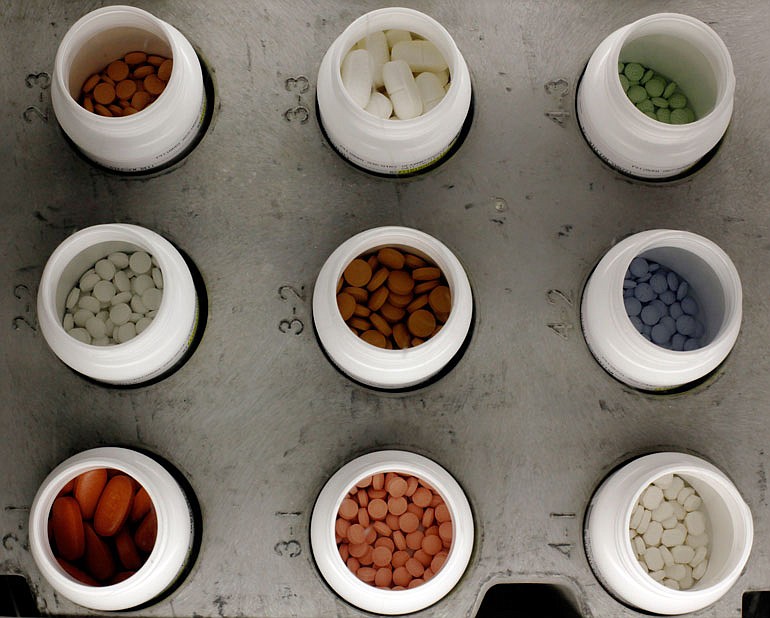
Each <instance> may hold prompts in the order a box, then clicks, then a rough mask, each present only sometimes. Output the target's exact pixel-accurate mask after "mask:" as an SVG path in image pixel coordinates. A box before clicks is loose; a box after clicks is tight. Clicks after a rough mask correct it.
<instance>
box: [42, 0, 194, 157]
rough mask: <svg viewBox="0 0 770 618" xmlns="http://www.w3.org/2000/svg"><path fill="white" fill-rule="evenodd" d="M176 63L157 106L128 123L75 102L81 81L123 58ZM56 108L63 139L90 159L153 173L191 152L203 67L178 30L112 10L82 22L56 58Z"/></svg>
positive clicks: (137, 12) (136, 12)
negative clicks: (152, 57) (139, 55)
mask: <svg viewBox="0 0 770 618" xmlns="http://www.w3.org/2000/svg"><path fill="white" fill-rule="evenodd" d="M134 51H141V52H146V53H148V54H157V55H160V56H163V57H165V58H171V59H172V60H173V62H174V68H173V71H172V73H171V78H170V79H169V81H168V84H167V86H166V88H165V90H164V91H163V93H162V94H161V95H160V96H159V97H158V100H157V101H155V102H154V103H152V104H151V105H149V106H148V107H147V108H146V109H144V110H142V111H140V112H139V113H137V114H133V115H131V116H123V117H115V118H105V117H102V116H98V115H96V114H93V113H92V112H89V111H88V110H86V109H85V108H83V107H81V106H80V104H79V103H78V101H77V98H78V96H79V93H80V89H81V87H82V85H83V82H84V81H85V80H86V79H87V78H88V77H89V76H90V75H92V74H94V73H98V72H99V71H101V70H102V69H103V68H104V67H105V66H107V65H108V64H109V63H111V62H112V61H113V60H116V59H118V58H122V57H123V56H124V55H125V54H126V53H129V52H134ZM51 101H52V103H53V109H54V113H55V114H56V119H57V120H58V121H59V124H60V125H61V127H62V129H63V130H64V132H65V133H66V134H67V136H68V137H69V138H70V139H71V140H72V142H73V143H74V144H75V146H77V148H78V149H79V150H80V151H81V152H82V153H83V154H84V155H85V156H86V157H88V158H89V159H91V160H92V161H94V162H95V163H98V164H99V165H102V166H104V167H106V168H109V169H112V170H115V171H120V172H141V171H151V170H153V169H155V168H159V167H162V166H166V165H169V164H171V163H172V162H174V161H175V160H177V159H179V158H181V157H182V156H184V155H185V154H186V153H187V149H188V146H190V145H191V143H192V142H193V141H194V140H195V138H196V137H197V135H198V133H199V131H200V130H201V127H202V124H203V119H204V114H205V107H206V97H205V92H204V88H203V73H202V71H201V65H200V61H199V60H198V57H197V55H196V54H195V50H194V49H193V47H192V45H190V42H189V41H188V40H187V39H186V38H185V37H184V36H183V35H182V34H181V33H180V32H179V31H178V30H177V29H176V28H174V27H173V26H171V25H169V24H167V23H166V22H164V21H162V20H160V19H158V18H157V17H155V16H154V15H152V14H150V13H148V12H147V11H143V10H142V9H139V8H135V7H131V6H108V7H104V8H101V9H96V10H95V11H92V12H91V13H88V14H87V15H85V16H83V17H81V18H80V19H79V20H78V21H77V22H75V23H74V24H73V25H72V27H71V28H70V29H69V30H68V31H67V34H65V36H64V38H63V39H62V42H61V44H60V45H59V49H58V51H57V52H56V60H55V64H54V72H53V80H52V84H51Z"/></svg>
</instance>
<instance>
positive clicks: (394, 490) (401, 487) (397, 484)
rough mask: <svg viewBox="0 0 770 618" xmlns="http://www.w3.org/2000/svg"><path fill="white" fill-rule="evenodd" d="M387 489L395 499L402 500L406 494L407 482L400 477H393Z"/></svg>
mask: <svg viewBox="0 0 770 618" xmlns="http://www.w3.org/2000/svg"><path fill="white" fill-rule="evenodd" d="M385 489H386V490H387V492H388V493H389V494H390V495H391V497H393V498H400V497H401V496H403V495H404V494H405V493H406V489H407V482H406V481H405V480H404V479H403V478H402V477H400V476H396V477H393V478H392V479H390V482H388V483H387V484H386V487H385Z"/></svg>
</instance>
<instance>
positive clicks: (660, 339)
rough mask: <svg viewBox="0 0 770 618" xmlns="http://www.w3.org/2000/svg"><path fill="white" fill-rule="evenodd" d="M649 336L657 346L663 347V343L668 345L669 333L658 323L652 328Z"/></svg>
mask: <svg viewBox="0 0 770 618" xmlns="http://www.w3.org/2000/svg"><path fill="white" fill-rule="evenodd" d="M650 336H651V337H652V340H653V342H655V343H657V344H658V345H663V344H664V343H668V340H669V339H670V338H671V333H670V332H668V329H667V328H666V327H665V326H663V324H660V323H658V324H656V325H655V326H653V327H652V332H651V333H650Z"/></svg>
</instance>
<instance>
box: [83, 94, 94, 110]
mask: <svg viewBox="0 0 770 618" xmlns="http://www.w3.org/2000/svg"><path fill="white" fill-rule="evenodd" d="M83 107H85V108H86V109H87V110H88V111H89V112H92V113H93V111H94V102H93V101H92V100H91V97H86V98H85V99H83Z"/></svg>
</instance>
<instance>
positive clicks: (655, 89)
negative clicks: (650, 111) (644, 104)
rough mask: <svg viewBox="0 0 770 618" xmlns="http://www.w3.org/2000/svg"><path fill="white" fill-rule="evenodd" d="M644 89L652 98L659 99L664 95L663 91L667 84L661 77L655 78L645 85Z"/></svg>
mask: <svg viewBox="0 0 770 618" xmlns="http://www.w3.org/2000/svg"><path fill="white" fill-rule="evenodd" d="M639 83H642V82H639ZM644 88H645V90H647V94H649V95H650V97H659V96H660V95H662V94H663V91H664V90H665V88H666V82H664V81H663V80H662V79H661V78H660V77H653V78H652V79H651V80H649V81H648V82H647V83H646V84H644Z"/></svg>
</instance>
